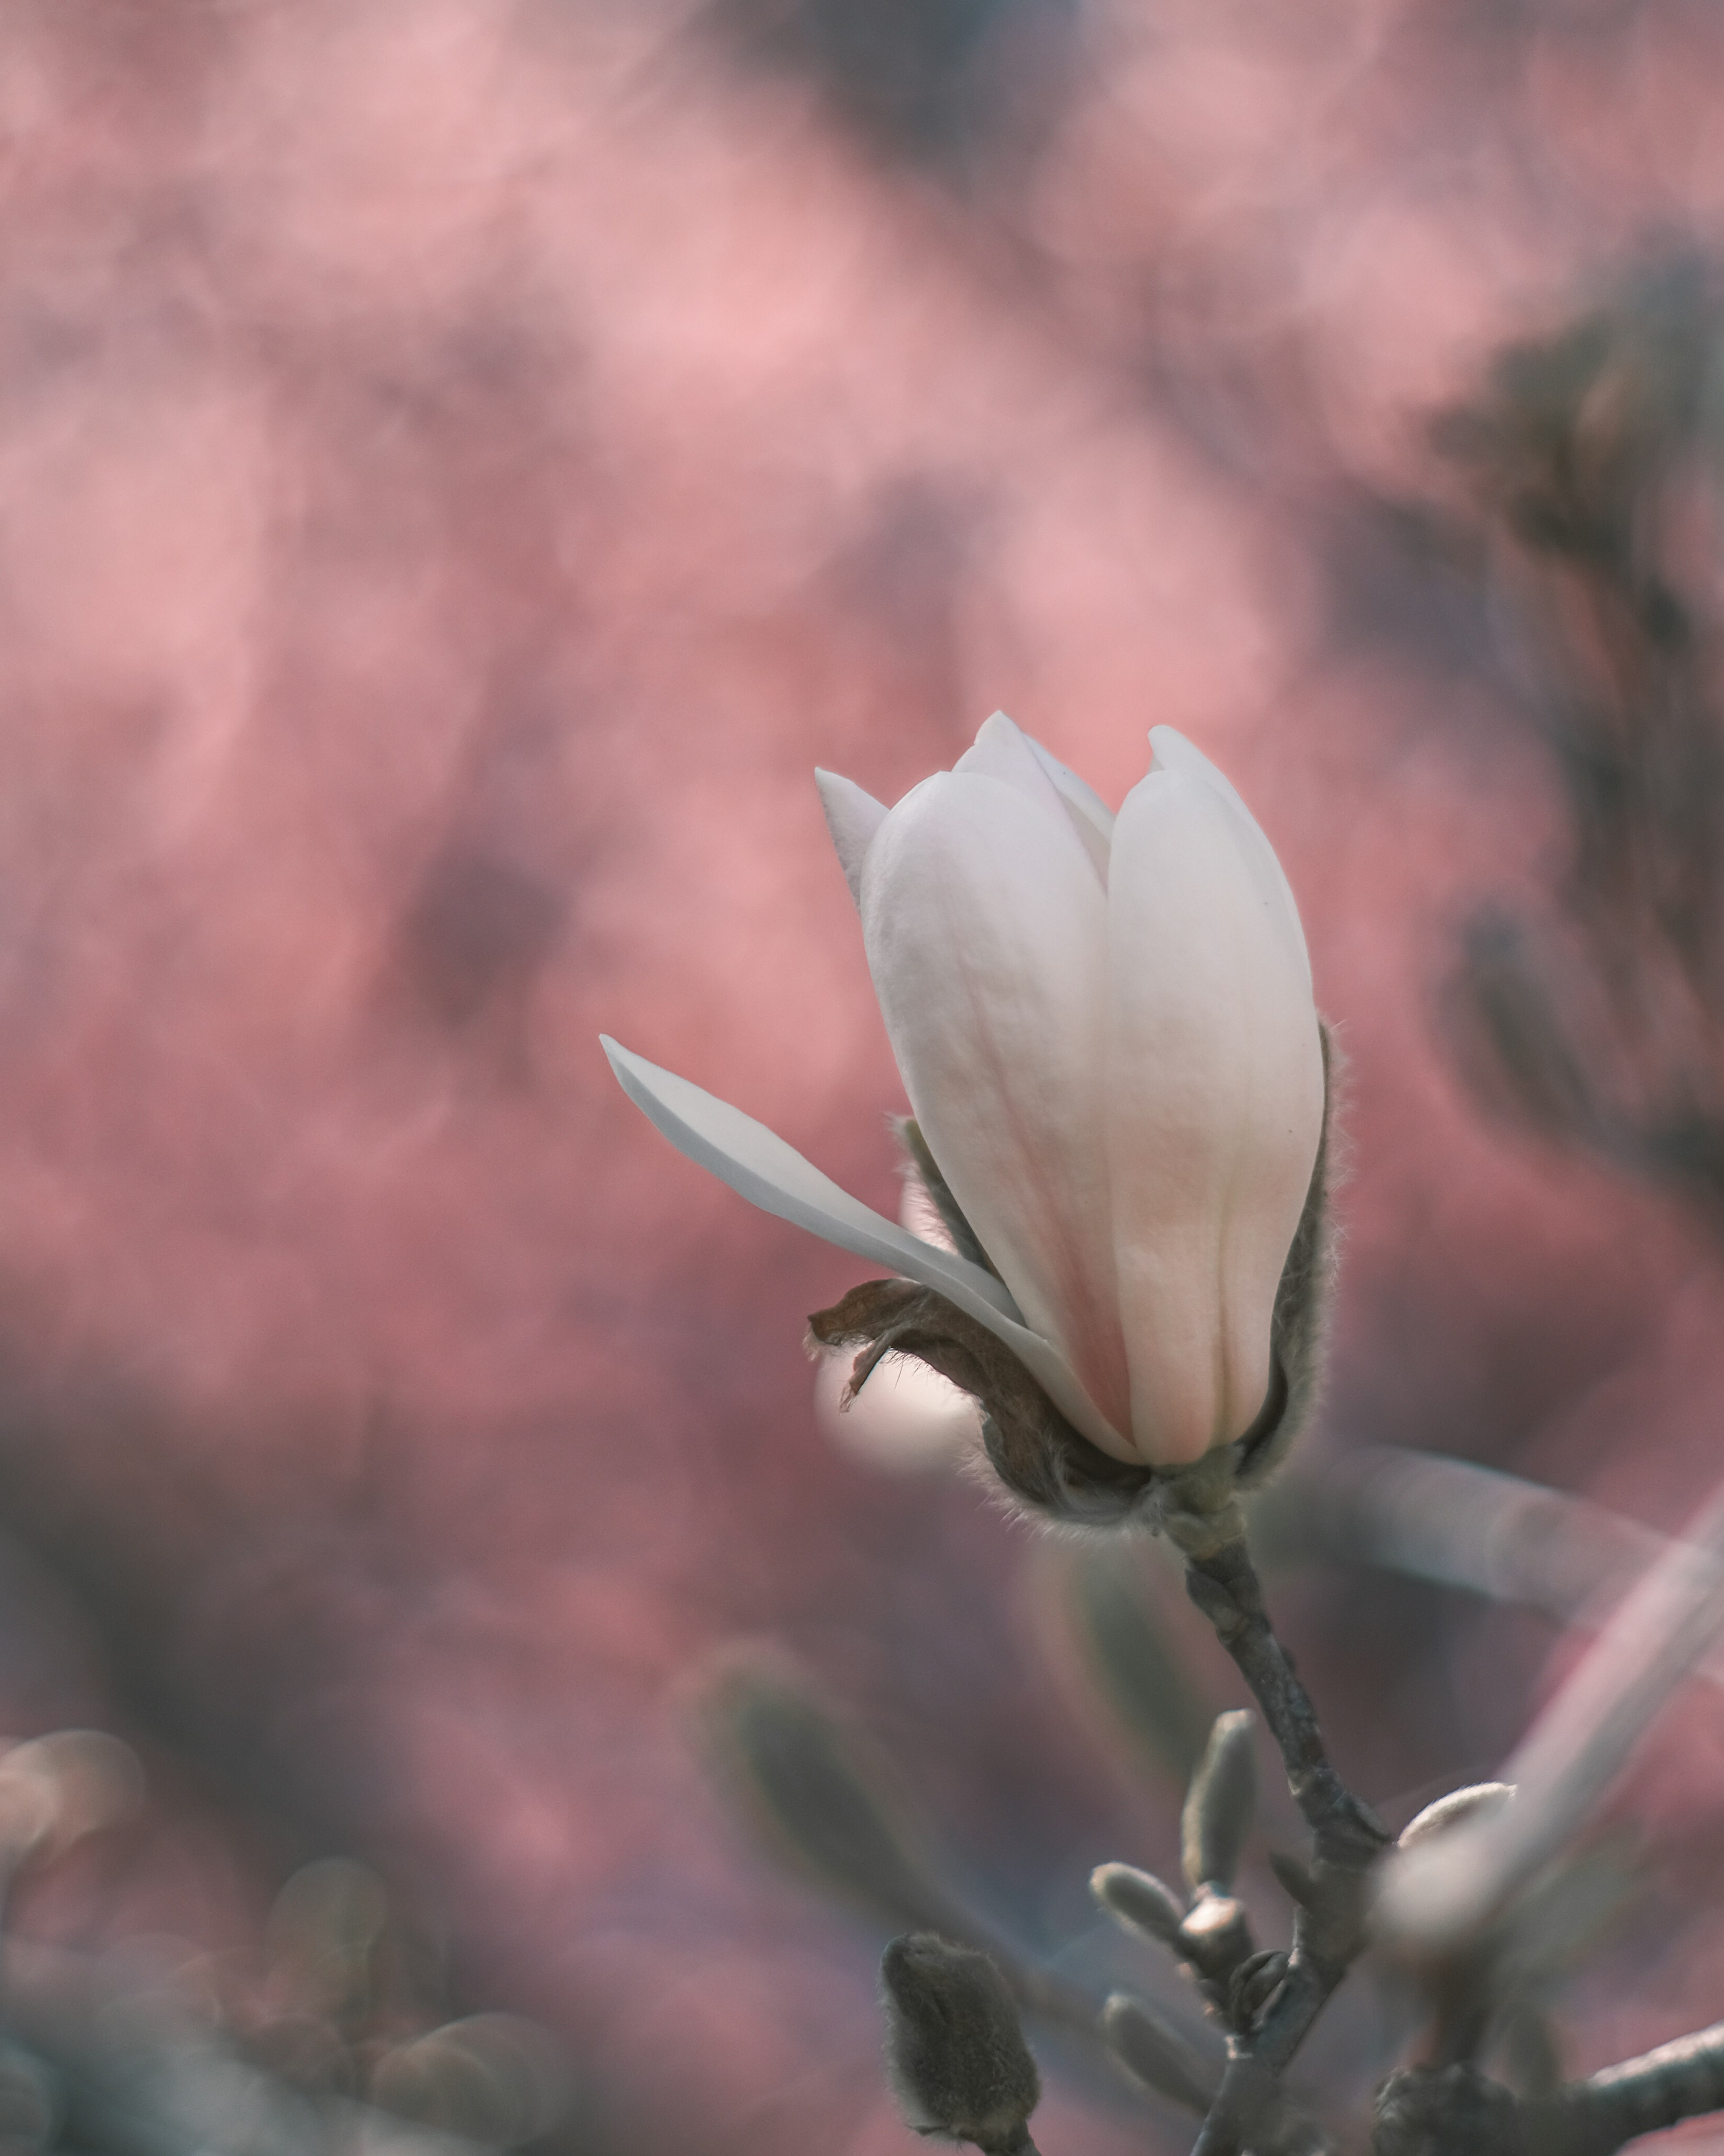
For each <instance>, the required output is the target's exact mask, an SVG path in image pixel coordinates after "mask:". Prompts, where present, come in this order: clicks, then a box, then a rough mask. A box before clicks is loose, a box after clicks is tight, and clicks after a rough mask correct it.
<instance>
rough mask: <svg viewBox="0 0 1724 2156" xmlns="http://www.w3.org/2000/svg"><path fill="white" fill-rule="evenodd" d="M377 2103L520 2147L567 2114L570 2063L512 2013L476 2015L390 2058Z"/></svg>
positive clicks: (375, 2083) (374, 2086)
mask: <svg viewBox="0 0 1724 2156" xmlns="http://www.w3.org/2000/svg"><path fill="white" fill-rule="evenodd" d="M371 2095H372V2101H373V2102H376V2103H377V2104H378V2105H380V2106H381V2107H382V2108H383V2109H384V2110H386V2111H390V2112H394V2113H395V2115H396V2116H397V2117H400V2118H410V2119H413V2120H415V2121H417V2122H418V2124H420V2125H422V2126H428V2127H432V2128H435V2129H436V2130H437V2131H438V2132H439V2133H450V2134H454V2135H455V2136H457V2137H458V2138H460V2139H462V2140H464V2141H475V2142H479V2143H483V2144H484V2145H485V2146H486V2147H488V2148H521V2146H523V2145H524V2144H525V2143H527V2142H529V2141H536V2139H537V2138H539V2136H540V2135H541V2134H543V2133H548V2132H549V2131H550V2130H551V2128H552V2127H553V2126H555V2125H556V2124H557V2122H558V2120H559V2119H560V2118H561V2117H562V2115H563V2113H564V2112H565V2111H566V2110H567V2107H568V2102H569V2096H570V2079H569V2072H568V2067H567V2062H566V2061H565V2060H564V2058H563V2056H562V2052H561V2051H559V2050H558V2048H557V2045H556V2043H555V2042H554V2041H553V2040H552V2037H551V2036H550V2035H549V2034H548V2033H547V2032H546V2030H542V2029H541V2028H539V2027H537V2026H536V2025H535V2024H534V2023H532V2022H531V2021H523V2020H519V2019H518V2018H517V2017H516V2015H512V2014H475V2015H471V2016H470V2017H469V2019H467V2020H463V2021H451V2022H449V2023H448V2024H447V2025H446V2026H444V2027H443V2028H441V2029H434V2030H431V2031H430V2033H429V2034H428V2035H424V2036H418V2037H416V2038H414V2039H413V2041H412V2042H411V2043H406V2044H398V2045H397V2046H395V2047H394V2048H393V2050H392V2051H386V2052H384V2054H383V2056H382V2057H381V2058H380V2059H379V2060H378V2061H377V2064H376V2066H374V2067H373V2068H372V2079H371Z"/></svg>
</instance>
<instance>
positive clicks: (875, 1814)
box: [695, 1649, 975, 1937]
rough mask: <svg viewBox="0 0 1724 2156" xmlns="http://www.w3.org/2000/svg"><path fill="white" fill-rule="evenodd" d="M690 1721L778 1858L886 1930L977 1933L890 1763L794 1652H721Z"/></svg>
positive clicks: (728, 1790) (724, 1784) (729, 1792)
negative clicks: (904, 1927) (938, 1867)
mask: <svg viewBox="0 0 1724 2156" xmlns="http://www.w3.org/2000/svg"><path fill="white" fill-rule="evenodd" d="M695 1714H696V1721H697V1725H698V1728H699V1733H700V1739H701V1742H702V1749H703V1750H704V1751H705V1752H706V1756H707V1758H708V1760H709V1763H711V1767H712V1768H713V1771H714V1772H715V1774H716V1778H717V1779H718V1781H719V1784H720V1785H721V1789H723V1790H724V1793H725V1794H726V1796H727V1797H728V1798H729V1799H731V1802H732V1803H733V1804H735V1805H736V1807H737V1808H738V1809H740V1810H741V1811H742V1813H743V1814H744V1815H745V1816H746V1817H747V1820H748V1821H749V1822H750V1824H751V1825H753V1826H754V1827H755V1828H756V1829H757V1830H759V1831H761V1832H762V1833H763V1835H764V1837H765V1839H766V1840H767V1843H768V1845H769V1846H770V1847H771V1848H772V1851H773V1853H774V1854H775V1855H776V1856H778V1857H779V1858H780V1859H781V1860H782V1861H788V1863H789V1864H791V1865H792V1866H793V1867H794V1868H795V1869H796V1870H798V1871H800V1872H802V1873H803V1876H805V1877H807V1878H808V1879H810V1880H811V1881H813V1884H814V1885H815V1886H818V1887H819V1888H821V1889H822V1890H823V1891H824V1892H826V1893H829V1894H832V1895H835V1896H837V1897H839V1899H840V1900H842V1901H845V1902H850V1903H851V1904H853V1905H855V1906H859V1907H861V1908H862V1909H864V1910H865V1911H866V1912H867V1913H868V1914H869V1915H870V1916H872V1917H879V1918H881V1919H883V1920H884V1921H885V1922H886V1923H888V1924H890V1925H893V1926H896V1925H900V1924H902V1923H904V1922H906V1921H908V1922H910V1923H911V1924H912V1925H913V1926H915V1927H916V1928H918V1929H932V1928H935V1927H936V1926H937V1927H938V1928H939V1929H941V1930H942V1931H943V1932H956V1933H957V1934H958V1935H959V1936H961V1937H962V1936H972V1935H973V1933H974V1930H975V1927H974V1926H973V1925H972V1923H971V1922H970V1921H969V1920H968V1919H967V1917H965V1916H964V1915H963V1913H962V1911H961V1910H960V1909H959V1908H958V1907H957V1903H956V1902H954V1900H953V1898H952V1896H951V1895H950V1894H948V1893H947V1891H946V1888H945V1887H944V1886H942V1883H941V1882H940V1881H939V1879H938V1877H937V1876H936V1873H935V1871H934V1868H933V1866H932V1863H931V1860H930V1858H929V1857H928V1856H927V1854H926V1841H925V1838H924V1836H923V1835H922V1833H921V1830H920V1829H919V1827H918V1826H917V1825H916V1823H915V1822H914V1820H913V1818H912V1815H911V1810H910V1807H909V1804H907V1802H906V1799H905V1798H904V1796H903V1794H902V1793H901V1791H900V1789H899V1788H898V1786H897V1778H896V1776H895V1774H893V1772H892V1770H891V1768H890V1765H889V1764H888V1763H887V1762H886V1761H885V1759H884V1758H881V1757H880V1754H879V1753H877V1752H876V1751H875V1748H874V1747H873V1746H872V1745H871V1744H870V1743H869V1742H868V1741H867V1739H866V1738H865V1737H864V1735H863V1734H862V1732H860V1731H859V1730H858V1729H856V1728H855V1727H853V1726H852V1725H851V1724H850V1723H849V1722H848V1721H847V1720H846V1719H844V1717H840V1716H839V1714H838V1713H836V1712H834V1709H833V1708H832V1707H829V1705H828V1704H827V1702H826V1701H825V1700H824V1698H823V1697H821V1696H820V1694H819V1692H818V1690H817V1689H816V1687H815V1686H814V1684H813V1681H812V1680H811V1679H810V1678H809V1677H808V1676H806V1675H804V1674H803V1672H802V1671H800V1670H798V1668H797V1667H796V1666H795V1665H794V1664H793V1662H792V1661H790V1659H789V1658H788V1656H787V1655H780V1654H777V1653H775V1652H772V1651H770V1650H767V1651H762V1650H751V1649H736V1650H732V1651H731V1653H729V1654H728V1655H724V1656H722V1657H721V1658H720V1659H719V1661H717V1662H716V1666H714V1667H713V1668H712V1669H711V1670H710V1671H709V1672H708V1673H707V1675H706V1678H705V1680H704V1682H703V1684H702V1686H701V1689H700V1693H699V1695H698V1697H697V1700H696V1706H695Z"/></svg>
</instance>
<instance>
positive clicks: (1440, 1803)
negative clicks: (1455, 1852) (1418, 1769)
mask: <svg viewBox="0 0 1724 2156" xmlns="http://www.w3.org/2000/svg"><path fill="white" fill-rule="evenodd" d="M1514 1794H1515V1791H1514V1785H1513V1784H1512V1783H1510V1782H1475V1783H1473V1784H1471V1785H1470V1787H1469V1788H1467V1789H1451V1790H1450V1791H1449V1794H1448V1795H1447V1796H1446V1797H1439V1798H1438V1799H1437V1800H1436V1802H1435V1803H1434V1804H1427V1805H1426V1806H1425V1808H1424V1810H1423V1811H1422V1812H1420V1813H1419V1815H1418V1817H1417V1818H1416V1819H1413V1820H1408V1823H1407V1825H1405V1826H1403V1828H1402V1830H1401V1838H1400V1840H1399V1841H1398V1843H1397V1844H1396V1846H1397V1848H1399V1849H1416V1848H1417V1847H1418V1846H1419V1843H1420V1842H1422V1841H1429V1840H1432V1839H1433V1838H1434V1836H1435V1835H1439V1834H1447V1833H1448V1832H1449V1830H1450V1829H1451V1828H1453V1827H1457V1826H1459V1825H1460V1823H1461V1821H1462V1820H1470V1819H1484V1818H1485V1817H1487V1816H1488V1815H1490V1814H1491V1813H1492V1812H1499V1811H1501V1809H1502V1808H1503V1806H1504V1805H1505V1804H1507V1803H1509V1802H1510V1801H1511V1799H1512V1798H1513V1796H1514Z"/></svg>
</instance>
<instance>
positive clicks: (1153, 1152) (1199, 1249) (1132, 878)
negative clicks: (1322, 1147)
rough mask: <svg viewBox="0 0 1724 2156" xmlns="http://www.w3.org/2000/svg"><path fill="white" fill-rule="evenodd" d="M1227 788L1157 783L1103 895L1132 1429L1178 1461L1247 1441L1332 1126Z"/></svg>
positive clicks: (1182, 775) (1180, 780)
mask: <svg viewBox="0 0 1724 2156" xmlns="http://www.w3.org/2000/svg"><path fill="white" fill-rule="evenodd" d="M1176 739H1177V737H1176ZM1181 746H1182V747H1183V746H1184V745H1183V744H1181ZM1157 747H1158V749H1159V747H1160V744H1159V743H1158V744H1157ZM1193 754H1195V752H1193ZM1209 768H1210V767H1208V766H1206V767H1205V769H1206V770H1208V769H1209ZM1217 776H1218V777H1219V774H1217ZM1230 793H1231V789H1230V788H1225V785H1224V783H1223V784H1222V786H1221V787H1219V788H1218V786H1217V785H1215V784H1214V783H1212V782H1211V780H1210V779H1209V778H1207V777H1205V776H1204V774H1203V773H1199V772H1197V771H1194V770H1193V769H1191V768H1190V767H1179V768H1175V767H1171V766H1169V767H1163V768H1161V769H1157V770H1152V772H1151V773H1150V775H1149V776H1148V778H1146V779H1144V780H1143V781H1142V783H1140V784H1139V785H1138V786H1137V787H1136V788H1133V790H1132V792H1131V793H1130V794H1129V795H1128V796H1127V798H1126V803H1125V805H1124V807H1123V808H1121V811H1120V815H1119V820H1118V823H1117V824H1116V827H1115V831H1114V844H1113V856H1112V868H1111V879H1110V883H1109V895H1108V942H1109V964H1110V974H1111V1006H1110V1018H1109V1033H1108V1043H1107V1109H1106V1114H1107V1146H1108V1157H1109V1160H1110V1163H1111V1171H1112V1188H1113V1201H1114V1213H1113V1234H1114V1246H1115V1255H1116V1263H1117V1268H1118V1281H1119V1298H1120V1313H1121V1321H1122V1324H1123V1327H1124V1334H1125V1340H1126V1349H1127V1353H1128V1356H1129V1360H1130V1367H1131V1430H1132V1435H1133V1438H1134V1440H1135V1442H1136V1445H1137V1450H1138V1451H1139V1452H1140V1453H1141V1454H1142V1456H1143V1457H1144V1458H1146V1459H1147V1460H1152V1461H1154V1462H1156V1463H1157V1464H1162V1465H1169V1466H1171V1465H1174V1464H1176V1463H1178V1462H1181V1461H1184V1460H1193V1459H1196V1458H1198V1456H1199V1455H1202V1454H1203V1452H1205V1451H1207V1450H1208V1449H1209V1448H1210V1447H1211V1446H1212V1445H1220V1444H1226V1443H1229V1442H1230V1441H1231V1440H1233V1439H1234V1438H1236V1437H1238V1436H1239V1435H1241V1434H1242V1433H1243V1432H1244V1430H1246V1429H1247V1428H1248V1427H1249V1424H1250V1423H1251V1422H1252V1420H1253V1419H1255V1416H1256V1414H1257V1413H1258V1410H1259V1409H1260V1407H1261V1406H1262V1404H1263V1401H1264V1398H1265V1394H1266V1393H1267V1391H1268V1389H1269V1382H1270V1316H1271V1312H1272V1311H1273V1308H1274V1304H1275V1290H1276V1287H1277V1286H1278V1284H1279V1282H1280V1276H1281V1270H1282V1267H1283V1266H1284V1265H1285V1262H1286V1256H1287V1250H1288V1247H1289V1245H1290V1243H1291V1241H1292V1240H1293V1233H1294V1230H1295V1229H1296V1227H1297V1225H1298V1222H1299V1216H1300V1212H1301V1208H1302V1207H1303V1204H1304V1202H1305V1196H1306V1190H1307V1188H1309V1186H1310V1182H1311V1171H1312V1168H1313V1166H1314V1165H1315V1163H1316V1150H1317V1144H1318V1141H1319V1138H1320V1137H1321V1130H1322V1119H1323V1090H1324V1080H1323V1062H1322V1049H1321V1042H1320V1039H1319V1036H1318V1032H1317V1022H1316V1011H1315V1009H1314V1008H1313V1006H1312V1004H1311V991H1310V988H1309V985H1308V983H1307V978H1306V973H1305V970H1304V968H1303V966H1302V964H1301V963H1300V962H1299V960H1300V955H1301V953H1302V951H1303V939H1302V937H1301V938H1299V939H1298V941H1297V942H1295V940H1294V932H1292V931H1290V928H1289V925H1288V921H1287V918H1286V914H1285V910H1284V906H1283V901H1282V897H1281V885H1282V883H1283V882H1284V880H1280V881H1276V882H1271V880H1270V879H1269V878H1268V877H1267V876H1266V875H1265V872H1264V868H1263V863H1262V859H1261V855H1260V853H1259V851H1258V844H1259V842H1261V844H1262V845H1263V847H1264V849H1265V850H1267V842H1266V841H1263V840H1262V839H1261V834H1260V833H1258V832H1257V831H1256V827H1255V824H1250V819H1249V817H1244V815H1243V812H1241V811H1239V809H1237V808H1236V807H1235V806H1234V801H1233V800H1232V799H1231V798H1229V795H1230ZM1248 824H1249V830H1248V829H1246V828H1245V826H1246V825H1248ZM1254 834H1255V837H1254ZM1270 859H1271V860H1273V855H1270ZM1286 903H1287V905H1289V906H1290V903H1291V901H1290V899H1289V900H1288V901H1286ZM1296 919H1297V916H1296V915H1295V916H1294V921H1295V924H1296Z"/></svg>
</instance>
